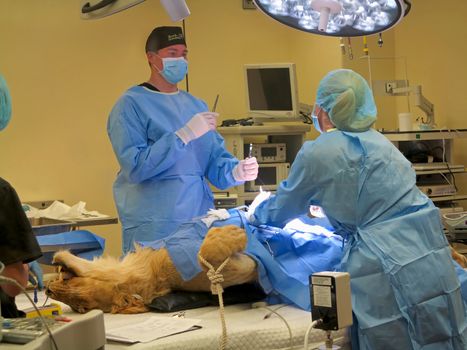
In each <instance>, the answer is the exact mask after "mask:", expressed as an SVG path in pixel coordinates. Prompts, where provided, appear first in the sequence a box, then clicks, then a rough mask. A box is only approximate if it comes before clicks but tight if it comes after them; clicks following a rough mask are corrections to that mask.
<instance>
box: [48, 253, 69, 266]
mask: <svg viewBox="0 0 467 350" xmlns="http://www.w3.org/2000/svg"><path fill="white" fill-rule="evenodd" d="M72 257H73V254H71V253H70V252H69V251H68V250H60V251H58V252H56V253H55V254H54V257H53V259H52V264H54V265H61V266H67V265H68V264H67V261H69V260H70V259H71V258H72Z"/></svg>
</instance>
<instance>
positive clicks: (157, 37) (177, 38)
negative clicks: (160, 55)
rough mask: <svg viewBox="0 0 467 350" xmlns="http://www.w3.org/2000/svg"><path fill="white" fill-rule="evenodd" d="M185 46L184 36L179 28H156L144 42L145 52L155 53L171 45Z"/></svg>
mask: <svg viewBox="0 0 467 350" xmlns="http://www.w3.org/2000/svg"><path fill="white" fill-rule="evenodd" d="M179 44H182V45H185V46H186V43H185V36H184V35H183V32H182V28H180V27H157V28H155V29H154V30H153V31H152V32H151V34H149V36H148V39H147V40H146V52H149V51H153V52H157V51H158V50H160V49H163V48H165V47H168V46H172V45H179Z"/></svg>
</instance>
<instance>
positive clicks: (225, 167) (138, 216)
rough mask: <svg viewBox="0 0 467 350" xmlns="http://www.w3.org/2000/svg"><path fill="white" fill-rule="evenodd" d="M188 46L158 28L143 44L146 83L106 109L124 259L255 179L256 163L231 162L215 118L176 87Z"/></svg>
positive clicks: (174, 32) (170, 30)
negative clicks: (223, 192) (216, 196)
mask: <svg viewBox="0 0 467 350" xmlns="http://www.w3.org/2000/svg"><path fill="white" fill-rule="evenodd" d="M187 53H188V51H187V47H186V43H185V38H184V35H183V32H182V30H181V28H180V27H158V28H155V29H154V30H153V31H152V32H151V34H150V35H149V37H148V39H147V41H146V57H147V60H148V63H149V67H150V70H151V75H150V77H149V80H148V81H147V82H145V83H142V84H140V85H138V86H134V87H131V88H130V89H129V90H127V91H126V92H125V93H124V94H123V96H122V97H120V99H119V100H118V101H117V103H116V104H115V106H114V107H113V109H112V111H111V113H110V116H109V120H108V125H107V131H108V134H109V137H110V141H111V143H112V146H113V149H114V152H115V154H116V156H117V159H118V162H119V164H120V167H121V169H120V171H119V173H118V175H117V179H116V180H115V182H114V186H113V192H114V199H115V202H116V206H117V209H118V213H119V217H120V220H121V222H122V226H123V252H124V253H126V252H128V251H130V250H132V249H133V243H134V242H135V241H153V240H156V239H160V238H164V237H166V236H167V235H169V234H170V233H171V232H173V231H175V230H176V229H177V227H178V226H179V225H180V224H181V223H183V222H186V221H188V220H190V219H192V218H193V217H197V216H201V215H204V214H206V212H207V211H208V210H209V209H210V208H213V204H214V200H213V194H212V191H211V189H210V188H209V185H208V181H209V182H210V183H211V184H213V185H214V186H216V187H217V188H219V189H226V188H228V187H231V186H235V185H239V184H242V183H243V182H244V181H250V180H254V179H256V177H257V175H258V163H257V162H256V158H247V159H245V160H241V161H238V160H237V159H236V158H234V157H233V156H232V155H231V154H230V153H228V152H227V150H226V149H225V147H224V140H223V138H222V137H221V136H220V135H219V134H218V133H217V132H216V130H215V129H216V125H217V120H216V118H217V117H218V114H217V113H213V112H209V111H208V107H207V105H206V103H205V102H204V101H202V100H200V99H198V98H196V97H194V96H192V95H191V94H189V93H188V92H185V91H181V90H179V89H178V87H177V83H179V82H180V81H181V80H183V79H184V77H185V75H186V73H187V68H188V61H187Z"/></svg>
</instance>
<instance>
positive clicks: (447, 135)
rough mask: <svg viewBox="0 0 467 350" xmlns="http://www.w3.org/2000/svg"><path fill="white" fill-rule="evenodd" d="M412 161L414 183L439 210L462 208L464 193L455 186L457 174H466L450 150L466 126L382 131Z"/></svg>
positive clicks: (462, 136) (447, 210) (457, 209)
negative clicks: (449, 128) (460, 127)
mask: <svg viewBox="0 0 467 350" xmlns="http://www.w3.org/2000/svg"><path fill="white" fill-rule="evenodd" d="M383 135H385V136H386V137H387V138H388V139H389V140H390V141H391V142H392V143H393V144H394V145H395V146H396V147H397V148H398V149H399V150H400V151H401V152H402V153H403V154H404V156H405V157H406V158H407V159H408V160H409V161H411V162H412V163H413V167H414V170H415V172H416V175H417V186H418V187H419V188H420V189H421V190H422V191H423V192H424V193H425V194H426V195H427V196H429V197H430V199H431V200H432V201H433V202H434V203H435V205H436V206H438V207H439V208H440V209H441V212H442V213H446V212H455V211H462V210H463V209H465V207H466V206H467V202H465V203H462V202H463V201H465V200H466V199H467V193H462V191H461V190H460V189H459V188H457V186H456V176H465V174H466V170H465V165H464V164H456V163H455V162H454V161H453V158H452V153H453V149H454V147H455V140H456V139H459V138H465V137H467V129H461V130H452V131H451V130H449V131H444V130H424V131H405V132H383Z"/></svg>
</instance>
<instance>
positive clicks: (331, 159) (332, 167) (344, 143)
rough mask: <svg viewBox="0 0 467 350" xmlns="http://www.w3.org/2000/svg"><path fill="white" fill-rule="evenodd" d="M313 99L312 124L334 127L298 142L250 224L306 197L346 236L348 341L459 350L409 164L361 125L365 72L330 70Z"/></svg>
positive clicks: (465, 341)
mask: <svg viewBox="0 0 467 350" xmlns="http://www.w3.org/2000/svg"><path fill="white" fill-rule="evenodd" d="M316 101H317V102H316V103H317V108H316V109H315V111H317V113H318V120H319V121H320V126H321V127H323V125H324V123H325V121H326V118H328V121H329V119H330V122H332V124H333V125H334V126H335V127H336V128H335V129H329V130H328V132H324V133H323V134H322V135H320V136H319V137H318V138H317V139H316V140H315V141H312V142H306V143H305V144H304V145H303V147H302V149H301V150H300V152H299V153H298V155H297V157H296V159H295V161H294V163H293V165H292V167H291V170H290V173H289V176H288V178H287V179H286V180H285V181H283V182H282V183H281V184H280V186H279V188H278V190H277V192H276V195H274V196H271V197H270V198H269V199H268V200H266V201H264V202H262V203H261V204H260V205H259V206H258V207H257V208H256V210H255V212H254V214H253V216H252V217H251V218H250V219H251V221H252V223H253V224H256V225H258V224H268V225H273V226H279V227H282V226H283V225H284V223H285V222H287V221H288V220H289V219H290V218H292V217H296V216H297V215H300V214H303V213H305V212H306V211H307V210H308V208H309V206H310V205H318V206H321V207H322V208H323V209H324V211H325V213H326V215H327V217H328V218H329V220H330V222H331V224H332V226H333V227H334V228H335V230H336V231H335V233H337V234H339V235H341V236H342V237H343V238H344V239H345V240H346V246H345V250H344V255H343V258H342V269H343V271H348V272H349V273H350V276H351V289H352V307H353V312H354V318H355V320H356V322H355V324H354V325H353V334H352V346H353V348H354V349H365V350H367V349H368V350H375V349H385V350H387V349H394V350H396V349H397V350H403V349H404V350H405V349H430V350H431V349H432V350H438V349H439V350H441V349H443V350H444V349H453V350H454V349H456V350H461V349H467V323H466V320H467V314H466V306H465V304H464V302H463V299H462V297H461V290H460V284H459V278H458V277H457V275H456V271H455V269H454V264H453V260H452V258H451V253H450V250H449V246H448V242H447V240H446V237H445V235H444V233H443V230H442V224H441V220H440V215H439V210H438V209H437V208H436V207H435V206H434V205H433V203H432V201H431V200H430V199H429V198H428V197H427V196H426V195H424V194H423V193H422V192H421V191H420V190H419V189H418V188H417V186H416V183H415V182H416V180H415V172H414V171H413V170H412V168H411V164H410V163H409V162H408V161H407V160H406V159H405V157H404V156H403V155H402V154H401V153H400V152H399V150H398V149H397V148H396V147H395V146H394V145H393V144H392V143H391V142H390V141H388V139H387V138H386V137H384V136H383V135H381V134H380V133H378V132H377V131H375V130H373V129H370V126H371V125H372V124H373V122H374V120H375V116H376V107H375V105H374V101H373V97H372V95H371V91H370V89H369V87H368V85H367V84H366V82H365V80H364V79H363V78H362V77H361V76H359V75H358V74H356V73H355V72H353V71H350V70H337V71H333V72H331V73H329V74H328V75H326V77H325V78H324V79H323V80H322V81H321V83H320V85H319V88H318V93H317V98H316ZM459 273H461V274H462V273H465V271H463V270H460V271H459Z"/></svg>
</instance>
